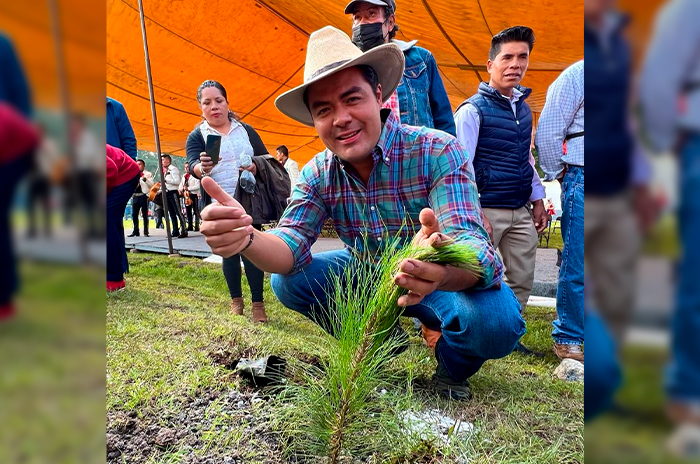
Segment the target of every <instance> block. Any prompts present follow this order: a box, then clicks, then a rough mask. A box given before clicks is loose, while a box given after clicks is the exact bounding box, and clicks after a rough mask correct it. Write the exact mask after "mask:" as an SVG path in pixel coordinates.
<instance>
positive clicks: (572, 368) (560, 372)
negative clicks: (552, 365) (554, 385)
mask: <svg viewBox="0 0 700 464" xmlns="http://www.w3.org/2000/svg"><path fill="white" fill-rule="evenodd" d="M554 376H555V377H556V378H558V379H560V380H564V381H566V382H583V363H582V362H580V361H576V360H575V359H571V358H566V359H564V360H562V362H561V363H560V364H559V366H558V367H557V368H556V369H555V370H554Z"/></svg>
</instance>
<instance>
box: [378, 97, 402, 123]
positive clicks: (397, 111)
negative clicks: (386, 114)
mask: <svg viewBox="0 0 700 464" xmlns="http://www.w3.org/2000/svg"><path fill="white" fill-rule="evenodd" d="M382 108H389V109H390V110H391V112H392V113H394V116H396V119H398V120H399V121H400V120H401V108H400V107H399V92H398V91H396V90H394V91H393V92H392V93H391V96H390V97H389V99H388V100H387V101H385V102H384V104H383V105H382Z"/></svg>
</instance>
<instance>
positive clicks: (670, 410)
mask: <svg viewBox="0 0 700 464" xmlns="http://www.w3.org/2000/svg"><path fill="white" fill-rule="evenodd" d="M666 415H667V416H668V418H669V419H670V420H671V422H673V423H674V424H694V425H696V426H698V427H700V403H681V402H675V401H669V402H668V403H667V404H666Z"/></svg>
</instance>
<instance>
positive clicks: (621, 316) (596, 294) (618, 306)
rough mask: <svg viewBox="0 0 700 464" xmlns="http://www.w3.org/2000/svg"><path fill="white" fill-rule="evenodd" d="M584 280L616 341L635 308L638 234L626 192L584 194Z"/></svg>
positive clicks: (639, 239) (630, 199)
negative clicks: (588, 284)
mask: <svg viewBox="0 0 700 464" xmlns="http://www.w3.org/2000/svg"><path fill="white" fill-rule="evenodd" d="M584 209H585V212H586V222H585V226H584V230H585V242H584V247H585V261H586V279H587V280H590V284H591V286H590V287H591V290H592V292H590V293H589V296H592V297H593V301H594V306H595V307H596V308H597V309H598V310H599V311H600V314H601V316H602V318H603V320H604V321H605V323H606V324H607V326H608V328H609V330H610V331H611V332H612V334H613V336H614V338H615V339H616V340H617V341H618V342H619V341H621V340H622V337H623V335H624V331H625V328H626V327H627V324H628V323H629V319H630V316H631V314H632V309H633V307H634V291H635V282H636V268H637V256H638V253H639V250H640V246H641V234H640V231H639V227H638V224H637V218H636V216H635V213H634V208H633V205H632V196H631V194H629V193H624V194H620V195H616V196H614V197H605V198H599V197H598V198H597V197H593V196H590V195H587V196H586V200H585V206H584Z"/></svg>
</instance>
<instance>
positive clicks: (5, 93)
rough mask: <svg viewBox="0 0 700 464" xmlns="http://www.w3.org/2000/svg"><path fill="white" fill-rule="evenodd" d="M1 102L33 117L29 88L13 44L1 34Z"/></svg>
mask: <svg viewBox="0 0 700 464" xmlns="http://www.w3.org/2000/svg"><path fill="white" fill-rule="evenodd" d="M0 70H1V71H0V101H4V102H7V103H9V104H10V105H12V106H14V107H15V109H17V110H18V111H20V112H21V113H22V114H23V115H25V116H26V117H31V115H32V103H31V98H30V96H29V86H28V85H27V80H26V79H25V77H24V72H23V71H22V67H21V65H20V63H19V60H18V59H17V54H16V53H15V50H14V47H13V46H12V42H10V40H9V39H8V38H7V37H6V36H4V35H3V34H0Z"/></svg>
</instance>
